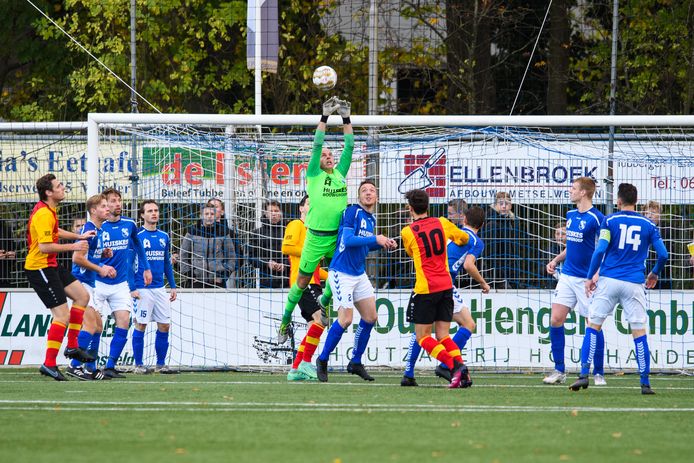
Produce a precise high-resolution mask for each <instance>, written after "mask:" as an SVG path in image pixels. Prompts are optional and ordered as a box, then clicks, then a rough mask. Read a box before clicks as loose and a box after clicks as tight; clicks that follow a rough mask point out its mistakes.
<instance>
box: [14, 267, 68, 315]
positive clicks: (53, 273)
mask: <svg viewBox="0 0 694 463" xmlns="http://www.w3.org/2000/svg"><path fill="white" fill-rule="evenodd" d="M24 273H25V274H26V277H27V280H29V286H31V287H32V288H33V289H34V291H36V294H37V295H38V296H39V299H41V302H43V304H44V305H45V306H46V308H48V309H53V308H55V307H58V306H59V305H62V304H67V296H66V295H65V287H66V286H69V285H70V284H71V283H73V282H75V281H77V278H75V277H74V275H73V274H72V273H70V272H69V271H67V270H66V269H65V268H64V267H62V266H60V265H58V266H57V267H46V268H43V269H41V270H27V269H24Z"/></svg>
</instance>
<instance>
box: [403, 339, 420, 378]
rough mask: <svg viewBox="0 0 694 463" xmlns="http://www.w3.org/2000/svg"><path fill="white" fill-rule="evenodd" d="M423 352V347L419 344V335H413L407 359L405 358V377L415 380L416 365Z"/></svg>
mask: <svg viewBox="0 0 694 463" xmlns="http://www.w3.org/2000/svg"><path fill="white" fill-rule="evenodd" d="M421 352H422V346H420V345H419V343H418V342H417V335H416V334H414V333H412V337H411V338H410V345H409V346H408V348H407V357H405V376H407V377H408V378H414V365H415V363H417V359H418V358H419V354H420V353H421Z"/></svg>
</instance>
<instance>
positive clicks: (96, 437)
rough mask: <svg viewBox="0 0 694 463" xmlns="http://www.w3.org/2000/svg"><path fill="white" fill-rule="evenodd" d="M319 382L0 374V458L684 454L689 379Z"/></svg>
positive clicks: (491, 377)
mask: <svg viewBox="0 0 694 463" xmlns="http://www.w3.org/2000/svg"><path fill="white" fill-rule="evenodd" d="M374 376H376V382H374V383H365V382H363V381H361V380H360V379H359V378H357V377H355V376H352V375H348V374H338V373H333V374H332V375H331V376H330V382H329V383H327V384H318V383H302V384H297V383H292V384H288V383H287V382H286V379H285V376H284V375H280V374H274V375H273V374H250V373H184V374H180V375H147V376H134V375H129V376H128V378H127V379H125V380H113V381H107V382H89V383H87V382H78V381H69V382H65V383H58V382H54V381H51V380H49V379H47V378H44V377H41V376H39V374H38V373H37V372H36V370H34V369H31V370H27V369H22V370H16V369H0V456H1V457H2V458H1V460H2V461H5V462H10V461H12V462H17V461H27V462H28V461H31V462H38V461H46V462H52V463H55V462H56V461H92V462H93V461H121V462H128V461H135V460H136V459H138V461H167V462H178V461H181V462H187V461H200V462H209V461H230V462H245V461H248V462H270V461H272V462H274V461H277V462H279V461H281V462H345V463H346V462H371V461H373V462H392V461H395V462H405V461H413V462H415V461H416V462H423V461H433V462H439V461H440V462H444V461H458V462H474V461H481V462H482V461H483V462H524V461H527V462H544V461H547V462H557V461H576V462H580V461H592V462H595V461H609V462H620V461H625V462H627V461H628V462H635V461H643V462H652V461H667V462H675V461H683V462H684V461H691V460H692V453H693V451H694V438H692V432H693V431H694V378H689V377H681V376H675V377H673V376H665V377H663V376H656V377H654V378H653V381H652V385H653V388H654V389H655V390H656V391H657V393H658V394H657V395H656V396H642V395H641V394H640V389H639V388H638V378H637V377H635V376H617V377H614V376H608V377H607V381H608V386H606V387H602V388H595V387H590V388H589V389H587V390H585V391H581V392H578V393H574V392H569V391H568V389H567V388H566V387H564V386H544V385H542V384H541V378H542V377H541V376H540V375H496V374H476V375H475V374H474V372H473V379H474V381H475V385H474V386H473V387H472V388H470V389H457V390H448V389H446V388H445V385H444V383H443V382H442V380H439V379H437V378H434V377H432V376H433V375H429V374H428V373H427V374H425V373H420V375H419V376H420V377H419V378H418V381H419V383H420V387H418V388H402V387H400V385H399V384H400V376H399V375H397V373H395V372H393V373H381V374H377V375H374Z"/></svg>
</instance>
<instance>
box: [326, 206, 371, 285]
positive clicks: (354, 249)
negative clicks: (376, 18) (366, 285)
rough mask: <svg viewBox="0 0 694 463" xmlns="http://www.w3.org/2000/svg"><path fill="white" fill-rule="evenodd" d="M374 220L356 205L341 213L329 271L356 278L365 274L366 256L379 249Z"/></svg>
mask: <svg viewBox="0 0 694 463" xmlns="http://www.w3.org/2000/svg"><path fill="white" fill-rule="evenodd" d="M375 229H376V219H375V218H374V216H373V214H371V213H370V212H368V211H366V210H365V209H364V208H363V207H361V206H360V205H358V204H355V205H352V206H349V207H348V208H347V209H345V211H344V212H343V213H342V219H341V220H340V228H339V230H338V233H337V248H336V249H335V254H334V255H333V260H332V262H331V263H330V270H336V271H338V272H342V273H346V274H348V275H354V276H358V275H361V274H363V273H365V272H366V268H365V266H366V255H367V254H368V253H369V251H373V250H376V249H379V248H380V247H381V246H379V245H378V244H376V235H374V230H375Z"/></svg>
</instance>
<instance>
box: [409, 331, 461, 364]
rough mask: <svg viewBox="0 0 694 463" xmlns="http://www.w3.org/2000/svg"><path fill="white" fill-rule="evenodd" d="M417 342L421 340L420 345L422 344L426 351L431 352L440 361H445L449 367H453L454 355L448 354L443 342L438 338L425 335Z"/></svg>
mask: <svg viewBox="0 0 694 463" xmlns="http://www.w3.org/2000/svg"><path fill="white" fill-rule="evenodd" d="M417 342H419V345H420V346H422V348H423V349H424V350H425V351H427V352H429V355H431V356H432V357H434V358H435V359H436V360H438V361H439V362H441V363H444V364H445V365H446V366H447V367H448V368H449V369H451V370H452V369H453V357H451V356H450V355H448V352H447V351H446V348H445V347H444V346H443V344H441V343H440V342H437V341H436V339H434V338H432V337H431V336H425V337H423V338H421V339H418V340H417Z"/></svg>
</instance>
